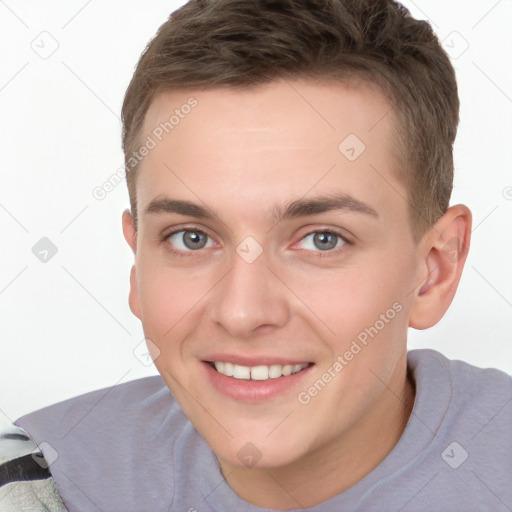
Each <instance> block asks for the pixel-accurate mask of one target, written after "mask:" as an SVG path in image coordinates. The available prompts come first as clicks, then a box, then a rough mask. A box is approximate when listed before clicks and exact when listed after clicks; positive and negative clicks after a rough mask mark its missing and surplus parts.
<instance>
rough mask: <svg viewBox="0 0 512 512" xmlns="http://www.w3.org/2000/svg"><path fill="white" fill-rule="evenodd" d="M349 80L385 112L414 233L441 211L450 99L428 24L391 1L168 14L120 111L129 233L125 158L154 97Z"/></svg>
mask: <svg viewBox="0 0 512 512" xmlns="http://www.w3.org/2000/svg"><path fill="white" fill-rule="evenodd" d="M354 77H355V78H363V79H364V80H368V81H369V82H371V83H374V84H377V86H378V87H379V89H380V90H381V91H382V92H383V93H384V94H385V95H386V96H387V97H388V99H389V101H390V104H391V105H392V107H393V111H394V114H395V117H396V119H397V120H398V123H397V124H398V126H396V127H395V128H396V130H397V132H398V133H399V134H400V138H401V142H400V145H401V147H402V148H403V150H404V151H403V155H402V158H401V162H400V165H399V167H400V168H399V169H398V170H397V171H398V175H399V177H400V178H401V179H403V180H404V182H405V184H406V186H407V190H408V198H407V200H408V202H409V206H410V212H411V225H412V229H413V233H415V235H421V234H423V233H424V232H425V231H426V230H427V229H428V228H429V227H431V226H432V225H433V224H434V222H435V221H436V220H437V219H438V218H439V217H440V216H441V215H443V214H444V213H445V211H446V209H447V208H448V205H449V200H450V195H451V191H452V184H453V153H452V146H453V142H454V140H455V135H456V132H457V125H458V121H459V99H458V94H457V84H456V80H455V72H454V69H453V67H452V65H451V63H450V59H449V57H448V56H447V54H446V52H445V51H444V50H443V49H442V47H441V45H440V42H439V40H438V39H437V37H436V35H435V34H434V33H433V31H432V28H431V27H430V25H429V24H428V23H427V22H426V21H421V20H416V19H414V18H412V17H411V16H410V14H409V11H408V10H407V9H406V8H405V7H403V6H402V5H401V4H399V3H397V2H395V1H393V0H304V1H297V0H250V1H248V0H191V1H189V2H188V3H187V4H185V5H184V6H183V7H181V8H180V9H178V10H176V11H175V12H174V13H172V14H171V16H170V17H169V19H168V20H167V21H166V22H165V23H164V24H163V25H162V26H161V27H160V29H159V30H158V32H157V34H156V36H155V37H154V38H153V40H152V41H151V42H150V43H149V44H148V46H147V47H146V49H145V50H144V52H143V54H142V56H141V58H140V60H139V62H138V64H137V67H136V70H135V73H134V75H133V78H132V80H131V82H130V85H129V87H128V89H127V91H126V95H125V98H124V103H123V108H122V119H123V150H124V153H125V165H126V174H127V183H128V190H129V194H130V205H131V210H132V214H133V216H134V220H135V226H136V225H137V201H136V194H135V182H136V177H137V168H138V165H137V164H136V163H135V162H134V159H133V158H131V156H132V155H133V153H134V152H135V151H137V148H138V146H139V145H140V140H139V138H140V132H141V129H142V126H143V123H144V118H145V115H146V112H147V111H148V108H149V106H150V103H151V101H152V100H153V99H154V97H155V95H156V94H157V93H160V92H162V91H166V90H177V89H187V88H190V89H191V88H195V89H211V88H215V87H223V86H232V87H238V88H250V87H254V86H257V85H259V84H264V83H268V82H271V81H275V80H278V79H283V78H284V79H294V78H296V79H299V78H311V79H325V78H327V79H331V78H332V79H335V80H336V79H339V80H350V79H352V78H354Z"/></svg>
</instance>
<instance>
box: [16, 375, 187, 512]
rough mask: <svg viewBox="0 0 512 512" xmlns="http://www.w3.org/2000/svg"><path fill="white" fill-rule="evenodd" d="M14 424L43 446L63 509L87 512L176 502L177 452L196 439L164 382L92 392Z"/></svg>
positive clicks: (158, 379) (138, 382)
mask: <svg viewBox="0 0 512 512" xmlns="http://www.w3.org/2000/svg"><path fill="white" fill-rule="evenodd" d="M15 423H16V425H18V426H20V427H22V428H23V429H25V430H26V431H27V432H28V433H29V434H30V436H31V437H32V438H33V439H34V440H35V441H36V443H37V444H38V445H39V448H40V449H41V451H42V453H43V455H44V456H45V458H46V459H47V461H48V464H49V465H50V470H51V473H52V475H53V477H54V479H55V483H56V486H57V489H58V490H59V492H60V494H61V496H62V498H63V500H64V502H65V503H73V504H74V505H75V504H83V507H84V510H87V507H88V501H87V499H91V500H92V501H93V502H94V503H96V504H98V506H100V504H101V506H100V508H101V509H102V510H103V509H105V510H117V509H118V508H117V507H119V506H121V508H122V507H125V509H126V510H129V509H130V507H131V506H132V505H130V503H132V504H133V503H138V502H139V501H140V502H141V503H143V502H144V500H146V501H147V500H148V499H150V497H151V496H157V495H159V494H160V495H162V497H164V494H165V495H166V496H165V497H166V498H167V499H170V497H171V496H172V493H173V485H172V482H173V481H174V463H173V457H174V447H175V446H180V445H181V443H180V441H181V440H182V439H189V438H190V437H193V436H194V429H193V427H192V426H191V424H190V422H189V421H188V419H187V418H186V416H185V415H184V413H183V412H182V410H181V408H180V407H179V405H178V404H177V402H176V401H175V400H174V398H173V396H172V394H171V392H170V391H169V389H168V388H167V386H166V385H165V383H164V382H163V380H162V378H161V377H160V376H155V377H147V378H144V379H138V380H134V381H130V382H126V383H123V384H117V385H115V386H111V387H108V388H104V389H100V390H96V391H92V392H90V393H86V394H84V395H80V396H77V397H75V398H71V399H69V400H65V401H63V402H59V403H57V404H54V405H51V406H49V407H45V408H44V409H40V410H38V411H35V412H32V413H30V414H27V415H25V416H23V417H21V418H19V419H18V420H16V422H15ZM155 467H157V468H158V471H157V472H156V473H155V474H153V469H152V468H155ZM149 473H151V475H149ZM105 475H108V481H109V486H108V488H106V486H105V485H104V484H105V481H104V479H105ZM167 495H169V496H167ZM102 507H103V508H102ZM141 507H142V508H144V507H143V505H141ZM142 508H141V509H142Z"/></svg>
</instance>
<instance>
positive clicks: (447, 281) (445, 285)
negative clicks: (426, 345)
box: [409, 205, 471, 329]
mask: <svg viewBox="0 0 512 512" xmlns="http://www.w3.org/2000/svg"><path fill="white" fill-rule="evenodd" d="M470 238H471V212H470V211H469V209H468V208H467V207H466V206H464V205H457V206H452V207H451V208H449V209H448V210H447V212H446V213H445V214H444V215H443V216H442V217H441V218H440V219H439V220H438V221H437V222H436V224H435V225H434V226H433V227H432V229H431V230H430V231H429V232H428V233H427V234H426V235H425V237H424V241H425V242H424V244H423V247H422V250H423V252H424V257H423V258H422V264H421V268H420V269H419V271H420V272H421V274H422V275H421V278H420V279H421V280H420V281H419V285H418V287H417V290H415V294H416V296H415V299H414V303H413V306H412V308H411V312H410V316H409V326H410V327H414V328H415V329H427V328H429V327H432V326H433V325H435V324H436V323H437V322H439V320H441V318H442V317H443V315H444V314H445V312H446V310H447V309H448V307H449V306H450V304H451V302H452V300H453V297H454V296H455V292H456V290H457V286H458V284H459V281H460V277H461V275H462V269H463V268H464V263H465V261H466V256H467V253H468V249H469V244H470Z"/></svg>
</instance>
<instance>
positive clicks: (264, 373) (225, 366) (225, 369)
mask: <svg viewBox="0 0 512 512" xmlns="http://www.w3.org/2000/svg"><path fill="white" fill-rule="evenodd" d="M206 362H207V363H208V364H209V365H210V366H211V367H212V368H214V369H215V370H216V371H217V372H218V373H221V374H222V375H225V376H226V377H233V378H234V379H239V380H253V381H254V380H259V381H262V380H271V379H279V378H281V377H287V376H289V375H293V374H295V373H299V372H301V371H302V370H304V369H306V368H309V367H310V366H312V365H313V363H302V364H285V365H281V364H272V365H268V366H267V365H258V366H241V365H238V364H233V363H226V362H221V361H206Z"/></svg>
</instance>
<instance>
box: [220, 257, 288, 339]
mask: <svg viewBox="0 0 512 512" xmlns="http://www.w3.org/2000/svg"><path fill="white" fill-rule="evenodd" d="M215 295H216V296H215V298H214V300H213V301H212V302H211V304H212V317H213V320H214V322H215V323H216V324H217V325H218V326H220V327H221V328H222V329H224V330H225V331H226V332H227V333H228V334H230V335H231V336H232V337H233V338H236V339H247V338H249V337H251V336H252V335H254V334H255V333H256V332H261V333H262V332H264V331H268V330H271V329H273V328H279V327H283V326H284V325H285V324H286V323H287V322H288V320H289V317H290V307H289V300H288V298H287V290H286V287H284V286H283V284H282V283H281V282H280V281H279V279H278V278H277V277H276V273H275V271H271V270H270V269H269V268H268V266H267V259H266V257H265V256H264V254H262V255H261V256H260V257H259V258H258V259H257V260H256V261H253V262H252V263H247V262H246V261H244V259H243V258H241V257H239V256H238V254H234V257H233V265H232V267H231V270H230V271H229V272H228V274H227V275H226V276H225V277H224V279H222V281H221V282H220V283H219V285H218V286H217V287H216V294H215Z"/></svg>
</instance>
